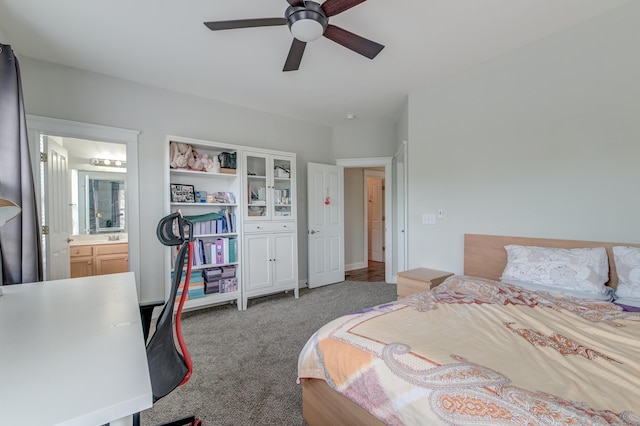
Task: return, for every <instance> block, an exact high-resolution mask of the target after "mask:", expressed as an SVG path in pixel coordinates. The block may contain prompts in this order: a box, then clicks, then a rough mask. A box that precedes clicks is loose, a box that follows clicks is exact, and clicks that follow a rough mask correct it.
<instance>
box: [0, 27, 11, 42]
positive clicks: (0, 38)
mask: <svg viewBox="0 0 640 426" xmlns="http://www.w3.org/2000/svg"><path fill="white" fill-rule="evenodd" d="M0 44H11V43H9V39H8V38H7V36H5V35H4V32H3V31H2V28H0Z"/></svg>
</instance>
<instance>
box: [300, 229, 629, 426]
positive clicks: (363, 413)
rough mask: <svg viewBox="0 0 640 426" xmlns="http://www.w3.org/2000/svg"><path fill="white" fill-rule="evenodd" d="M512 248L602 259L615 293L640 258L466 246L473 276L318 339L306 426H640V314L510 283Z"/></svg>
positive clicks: (345, 322) (597, 246) (312, 348)
mask: <svg viewBox="0 0 640 426" xmlns="http://www.w3.org/2000/svg"><path fill="white" fill-rule="evenodd" d="M505 247H509V250H510V251H509V253H507V250H506V249H505ZM513 247H516V248H521V247H525V248H529V247H544V248H549V249H551V250H555V249H574V250H576V249H577V250H587V249H590V250H591V249H592V250H595V251H598V252H600V251H601V252H602V253H603V256H604V263H606V277H605V278H603V279H604V280H606V283H605V284H606V290H607V292H608V293H613V290H609V289H616V288H617V287H618V281H619V279H618V271H617V267H616V261H614V247H617V248H620V247H626V248H629V249H631V250H634V248H635V253H636V258H635V259H637V252H638V251H637V248H638V247H640V245H638V244H618V243H602V242H589V241H573V240H553V239H537V238H522V237H503V236H487V235H471V234H468V235H465V249H464V250H465V252H464V275H461V276H453V277H451V278H449V279H447V280H446V281H445V282H444V283H442V284H441V285H440V286H438V287H436V288H435V289H433V290H431V291H428V292H425V293H419V294H416V295H412V296H410V297H408V298H405V299H401V300H399V301H395V302H390V303H388V304H384V305H380V306H376V307H372V308H370V309H366V310H363V311H359V312H354V313H352V314H350V315H346V316H344V317H341V318H338V319H336V320H334V321H332V322H330V323H328V324H326V325H325V326H323V327H322V328H320V329H319V330H318V331H317V332H316V333H315V334H314V335H313V336H312V337H311V338H310V339H309V341H308V342H307V344H306V345H305V347H304V348H303V350H302V351H301V353H300V358H299V365H298V377H299V381H300V383H301V385H302V399H303V417H304V419H305V421H307V422H308V423H309V424H310V425H312V426H316V425H382V424H387V425H404V424H407V425H417V424H459V425H464V424H469V425H471V424H473V425H477V424H492V425H493V424H522V425H525V424H526V425H529V424H530V425H538V424H540V425H543V424H545V425H546V424H578V425H582V424H623V425H639V424H640V313H639V312H633V310H634V308H629V307H627V308H628V309H627V310H625V309H624V308H623V307H621V306H620V305H617V304H614V303H612V302H611V301H609V300H602V299H600V298H599V297H594V298H590V297H587V298H585V297H576V296H575V295H574V294H564V293H562V292H556V291H547V290H546V289H543V290H540V289H533V290H532V289H531V288H527V287H522V286H520V285H519V282H516V283H513V282H501V281H499V280H500V279H501V278H503V277H505V276H507V275H508V274H507V270H509V269H508V268H511V267H513V265H514V264H515V261H514V259H515V257H512V256H514V255H513V251H512V250H513ZM602 247H604V249H601V248H602ZM619 253H620V252H616V254H619ZM529 257H531V254H530V253H529ZM615 260H618V257H615ZM600 263H601V264H602V261H601V262H600ZM601 266H602V265H601ZM543 269H544V268H543ZM634 271H635V272H633V273H636V274H637V271H638V270H637V269H634ZM624 273H625V274H627V273H628V271H626V270H624ZM625 277H626V275H625ZM625 279H627V278H625ZM626 285H627V283H626V282H625V286H626Z"/></svg>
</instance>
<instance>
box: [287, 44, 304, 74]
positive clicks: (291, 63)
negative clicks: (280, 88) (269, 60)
mask: <svg viewBox="0 0 640 426" xmlns="http://www.w3.org/2000/svg"><path fill="white" fill-rule="evenodd" d="M305 47H307V43H305V42H304V41H300V40H298V39H297V38H294V39H293V43H291V49H289V55H288V56H287V60H286V61H285V63H284V68H283V69H282V71H297V70H298V68H300V62H301V61H302V54H303V53H304V48H305Z"/></svg>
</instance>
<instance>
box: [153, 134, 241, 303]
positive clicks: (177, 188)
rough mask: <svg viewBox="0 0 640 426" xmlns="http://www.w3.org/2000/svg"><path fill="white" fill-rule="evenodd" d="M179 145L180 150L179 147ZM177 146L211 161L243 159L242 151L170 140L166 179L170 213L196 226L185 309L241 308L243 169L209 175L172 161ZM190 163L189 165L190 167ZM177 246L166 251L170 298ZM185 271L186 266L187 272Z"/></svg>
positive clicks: (220, 170) (217, 170)
mask: <svg viewBox="0 0 640 426" xmlns="http://www.w3.org/2000/svg"><path fill="white" fill-rule="evenodd" d="M175 144H179V145H175ZM176 146H180V148H181V151H182V149H185V148H186V146H188V147H189V149H190V150H191V151H189V152H192V153H193V154H194V155H197V156H199V157H200V158H202V156H203V155H204V154H206V157H207V158H209V159H214V158H218V156H219V155H221V154H222V155H224V156H228V155H231V156H234V155H235V157H236V158H237V159H238V160H239V159H240V155H241V151H240V147H238V146H235V145H229V144H224V143H216V142H210V141H204V140H198V139H191V138H184V137H178V136H168V137H167V140H166V148H165V152H166V156H165V158H166V161H165V164H167V167H166V169H167V172H166V175H165V187H166V188H167V189H166V194H167V195H166V203H165V204H166V205H165V211H166V213H167V214H169V213H173V212H176V211H180V212H182V214H183V216H185V217H186V218H187V219H189V220H191V221H192V222H193V223H194V229H193V234H194V235H193V237H194V242H195V244H194V248H195V250H194V253H193V262H192V268H191V280H190V284H189V295H188V299H187V301H186V303H185V310H191V309H197V308H202V307H206V306H211V305H217V304H221V303H232V302H235V303H236V304H237V307H238V309H243V304H242V262H241V259H242V244H241V243H242V241H241V235H242V213H241V210H242V209H241V208H240V204H239V202H240V200H241V196H242V192H243V191H242V187H241V182H242V174H241V164H240V162H239V161H236V164H235V166H236V167H235V168H231V167H225V168H217V167H215V166H212V167H211V165H210V167H209V169H208V171H207V170H206V169H204V170H192V169H190V168H189V167H190V166H191V167H193V166H195V167H199V164H192V165H189V164H188V162H186V161H185V162H183V163H179V164H178V162H176V161H172V159H173V158H172V157H174V158H175V152H176ZM185 163H186V164H185ZM175 257H176V250H175V247H167V248H166V259H165V264H166V265H167V266H166V268H165V269H166V277H165V297H166V296H167V295H168V292H169V289H170V286H171V280H172V277H173V274H176V273H182V275H183V276H184V274H185V272H186V271H184V270H183V271H182V272H180V271H174V269H173V267H174V265H175ZM185 270H186V267H185Z"/></svg>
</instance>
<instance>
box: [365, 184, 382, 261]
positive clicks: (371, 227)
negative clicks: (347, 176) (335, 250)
mask: <svg viewBox="0 0 640 426" xmlns="http://www.w3.org/2000/svg"><path fill="white" fill-rule="evenodd" d="M383 188H384V179H380V178H367V198H368V200H367V230H368V241H369V247H368V249H369V260H373V261H374V262H384V189H383Z"/></svg>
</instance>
